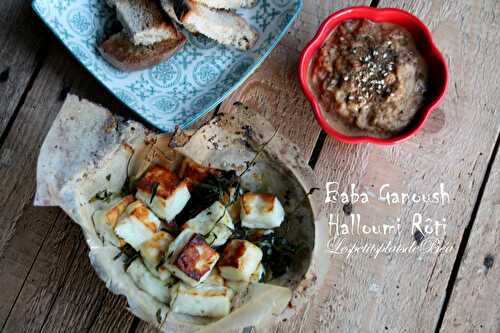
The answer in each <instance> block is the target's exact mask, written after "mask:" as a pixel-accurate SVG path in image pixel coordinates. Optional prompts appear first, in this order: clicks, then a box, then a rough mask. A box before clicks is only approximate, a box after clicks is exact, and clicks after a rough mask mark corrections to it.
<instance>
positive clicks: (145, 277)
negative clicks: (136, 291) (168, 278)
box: [127, 259, 170, 303]
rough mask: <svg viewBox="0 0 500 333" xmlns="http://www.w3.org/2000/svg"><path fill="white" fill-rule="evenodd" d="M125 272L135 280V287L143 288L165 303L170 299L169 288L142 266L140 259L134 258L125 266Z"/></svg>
mask: <svg viewBox="0 0 500 333" xmlns="http://www.w3.org/2000/svg"><path fill="white" fill-rule="evenodd" d="M127 273H128V274H129V275H130V277H131V278H132V280H133V281H134V282H135V284H136V285H137V287H139V288H140V289H142V290H144V291H145V292H147V293H148V294H150V295H151V296H152V297H154V298H156V299H157V300H158V301H160V302H163V303H167V302H169V301H170V290H169V287H168V285H167V284H166V283H165V282H164V281H161V280H160V279H158V278H156V277H155V276H154V275H153V274H152V273H151V272H150V271H149V270H148V269H147V268H146V266H144V264H143V262H142V260H140V259H136V260H134V261H133V262H132V263H131V264H130V265H129V266H128V268H127Z"/></svg>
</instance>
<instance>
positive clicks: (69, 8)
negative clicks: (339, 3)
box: [33, 0, 302, 131]
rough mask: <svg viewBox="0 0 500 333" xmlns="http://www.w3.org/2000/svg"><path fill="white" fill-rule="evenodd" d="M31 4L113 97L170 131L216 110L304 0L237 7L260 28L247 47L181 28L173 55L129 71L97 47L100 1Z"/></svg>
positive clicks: (107, 15)
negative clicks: (183, 31)
mask: <svg viewBox="0 0 500 333" xmlns="http://www.w3.org/2000/svg"><path fill="white" fill-rule="evenodd" d="M33 8H34V10H35V11H36V13H37V14H38V15H39V16H40V17H41V18H42V20H43V21H44V22H45V23H46V24H47V26H49V28H50V29H51V30H52V31H53V32H54V34H56V36H57V37H58V38H59V39H60V40H61V41H62V42H63V43H64V45H66V47H67V48H68V49H69V50H70V51H71V52H72V53H73V55H74V56H75V57H76V58H77V59H78V60H79V61H80V63H82V65H83V66H85V67H86V68H87V69H88V70H89V71H90V73H92V74H93V75H94V76H95V77H96V79H97V80H99V81H101V82H102V84H103V85H104V86H106V87H107V88H108V89H109V90H110V91H111V92H112V93H113V94H114V95H116V97H118V98H119V99H120V100H121V101H122V102H123V103H125V104H126V105H127V106H128V107H130V108H131V109H132V110H134V111H135V112H137V113H138V114H139V115H140V116H141V117H142V118H144V119H145V120H146V121H148V122H149V123H150V124H152V125H153V126H155V127H157V128H159V129H160V130H163V131H172V130H173V129H174V128H175V127H176V126H178V125H179V126H181V127H184V128H185V127H188V126H190V125H191V124H192V123H194V122H195V121H196V120H197V119H199V118H200V117H202V116H203V115H204V114H206V113H207V112H209V111H211V110H212V109H214V108H215V107H216V106H217V105H218V104H220V103H221V102H222V101H223V100H224V99H225V98H226V97H227V96H228V95H229V94H231V93H232V92H233V91H234V90H236V88H238V86H240V85H241V84H242V83H243V81H245V80H246V79H247V78H248V77H249V76H250V74H252V72H253V71H255V69H256V68H257V67H258V66H259V65H260V63H262V61H263V60H264V59H265V58H266V57H267V55H268V54H269V53H270V52H271V50H272V49H273V48H274V47H275V46H276V45H277V44H278V42H279V41H280V39H281V38H282V37H283V35H284V34H285V32H286V31H287V30H288V28H289V27H290V26H291V24H292V23H293V21H294V20H295V19H296V18H297V16H298V14H299V12H300V10H301V8H302V0H258V5H257V6H256V7H255V8H251V9H244V10H243V9H242V10H239V11H238V13H239V14H241V15H242V16H243V17H244V18H245V19H246V20H247V21H248V22H249V23H250V25H251V26H252V27H254V28H255V29H256V30H257V31H258V32H259V40H258V42H257V44H256V45H255V46H254V47H253V48H252V49H250V50H249V51H246V52H244V51H238V50H236V49H232V48H228V47H224V46H222V45H218V44H217V43H215V42H213V41H211V40H210V39H208V38H206V37H203V36H201V35H196V36H195V35H192V34H190V33H187V32H186V35H187V37H188V43H186V45H185V46H184V47H183V48H182V49H181V50H179V51H178V52H177V53H176V54H175V55H174V56H173V57H172V58H171V59H169V60H168V61H166V62H164V63H162V64H160V65H158V66H156V67H153V68H151V69H148V70H144V71H139V72H134V73H124V72H121V71H119V70H116V69H114V68H113V67H111V66H110V65H108V63H107V62H106V61H104V59H103V58H101V56H100V55H99V52H98V51H97V48H96V45H97V44H98V43H99V42H101V41H102V40H103V38H104V36H107V35H109V32H110V31H111V29H112V26H113V25H114V23H115V15H114V11H113V10H112V9H110V8H108V7H107V6H106V4H105V0H34V1H33Z"/></svg>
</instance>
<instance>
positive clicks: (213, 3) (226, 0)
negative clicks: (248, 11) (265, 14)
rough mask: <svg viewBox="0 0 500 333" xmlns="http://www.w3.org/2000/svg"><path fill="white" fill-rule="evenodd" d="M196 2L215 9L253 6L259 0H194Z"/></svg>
mask: <svg viewBox="0 0 500 333" xmlns="http://www.w3.org/2000/svg"><path fill="white" fill-rule="evenodd" d="M193 1H194V2H196V3H199V4H202V5H205V6H207V7H210V8H215V9H238V8H252V7H255V5H256V4H257V0H193Z"/></svg>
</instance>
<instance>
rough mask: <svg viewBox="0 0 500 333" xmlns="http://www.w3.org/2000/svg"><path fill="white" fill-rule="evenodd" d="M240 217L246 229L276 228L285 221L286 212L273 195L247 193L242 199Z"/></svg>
mask: <svg viewBox="0 0 500 333" xmlns="http://www.w3.org/2000/svg"><path fill="white" fill-rule="evenodd" d="M240 216H241V225H242V226H244V227H247V228H264V229H267V228H276V227H279V226H280V225H281V222H283V220H284V219H285V210H284V209H283V206H282V205H281V203H280V201H279V200H278V198H277V197H276V196H274V195H272V194H268V193H253V192H247V193H245V194H243V196H242V197H241V212H240Z"/></svg>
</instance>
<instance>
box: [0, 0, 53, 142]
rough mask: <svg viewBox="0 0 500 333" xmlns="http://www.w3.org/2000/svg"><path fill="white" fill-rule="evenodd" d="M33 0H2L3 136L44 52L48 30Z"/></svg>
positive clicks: (0, 96)
mask: <svg viewBox="0 0 500 333" xmlns="http://www.w3.org/2000/svg"><path fill="white" fill-rule="evenodd" d="M30 3H31V1H24V0H23V1H19V0H3V1H1V2H0V22H1V26H2V29H0V45H2V47H1V48H0V110H2V112H0V135H1V134H2V133H3V132H4V130H5V129H6V127H7V124H8V122H9V120H10V118H11V117H12V116H13V114H14V112H15V110H16V107H17V106H18V104H19V102H20V100H21V97H22V95H23V93H24V91H25V90H26V88H27V86H28V84H29V82H30V80H31V79H32V76H33V75H34V74H35V69H36V67H37V64H38V63H40V61H41V60H42V59H41V58H43V57H44V56H45V55H44V53H45V52H44V50H43V45H44V43H45V42H46V40H47V35H48V32H47V29H45V28H44V27H43V23H42V22H40V20H38V19H36V17H35V16H36V15H35V13H34V12H33V10H31V7H30ZM0 144H1V143H0Z"/></svg>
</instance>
